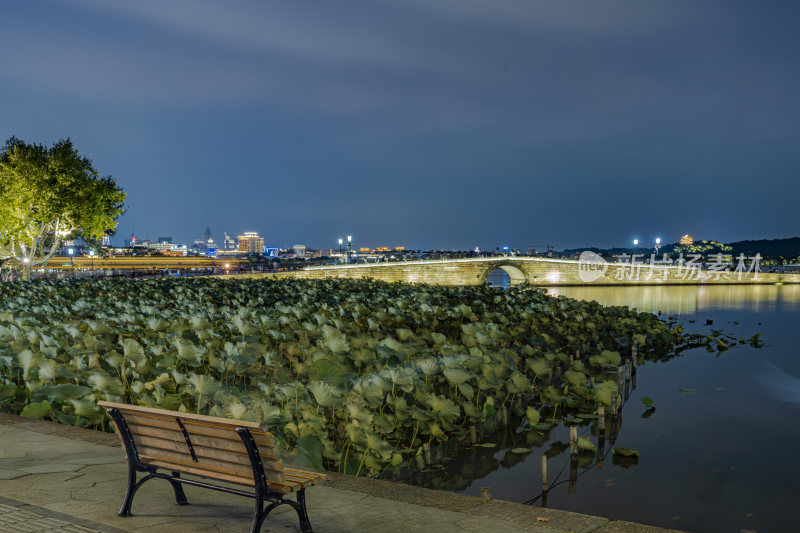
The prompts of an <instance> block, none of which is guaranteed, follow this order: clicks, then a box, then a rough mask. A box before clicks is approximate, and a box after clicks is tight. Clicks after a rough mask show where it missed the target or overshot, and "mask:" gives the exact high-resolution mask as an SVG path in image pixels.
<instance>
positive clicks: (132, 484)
mask: <svg viewBox="0 0 800 533" xmlns="http://www.w3.org/2000/svg"><path fill="white" fill-rule="evenodd" d="M137 488H138V486H137V484H136V469H135V468H134V467H133V465H132V464H130V463H128V486H127V488H126V489H125V499H124V500H123V501H122V507H120V509H119V513H117V514H118V515H119V516H129V515H130V514H131V505H133V495H134V494H136V489H137Z"/></svg>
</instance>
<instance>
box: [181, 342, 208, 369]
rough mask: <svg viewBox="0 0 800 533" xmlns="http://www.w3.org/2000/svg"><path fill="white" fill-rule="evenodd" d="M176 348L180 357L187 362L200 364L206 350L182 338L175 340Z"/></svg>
mask: <svg viewBox="0 0 800 533" xmlns="http://www.w3.org/2000/svg"><path fill="white" fill-rule="evenodd" d="M174 344H175V348H176V349H177V350H178V359H180V360H181V361H186V362H187V363H194V364H198V365H199V364H200V361H201V360H202V357H203V353H204V350H203V349H201V348H200V347H198V346H197V345H195V344H193V343H191V342H185V341H182V340H176V341H175V343H174Z"/></svg>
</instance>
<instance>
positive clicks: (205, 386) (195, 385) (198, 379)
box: [187, 373, 222, 396]
mask: <svg viewBox="0 0 800 533" xmlns="http://www.w3.org/2000/svg"><path fill="white" fill-rule="evenodd" d="M187 381H188V382H189V384H191V386H192V389H191V391H192V392H194V393H195V394H199V395H201V396H211V395H213V394H214V393H215V392H217V391H218V390H219V389H220V388H222V384H221V383H220V382H219V381H217V380H216V379H214V378H213V377H212V376H206V375H198V374H194V373H192V374H189V375H188V377H187Z"/></svg>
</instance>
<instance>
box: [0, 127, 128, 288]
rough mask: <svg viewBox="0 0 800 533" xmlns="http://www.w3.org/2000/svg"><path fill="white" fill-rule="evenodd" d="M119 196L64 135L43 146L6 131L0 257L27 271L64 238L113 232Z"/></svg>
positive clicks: (91, 238) (0, 162)
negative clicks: (55, 141) (8, 137)
mask: <svg viewBox="0 0 800 533" xmlns="http://www.w3.org/2000/svg"><path fill="white" fill-rule="evenodd" d="M124 201H125V193H124V192H122V189H121V188H120V187H119V186H118V185H117V184H116V183H115V182H114V180H113V179H112V178H111V177H110V176H100V175H99V174H98V172H97V170H96V169H95V168H94V166H93V165H92V162H91V161H90V160H89V159H88V158H86V157H84V156H82V155H81V154H79V153H78V151H77V150H76V149H75V147H74V146H73V144H72V141H70V140H69V139H66V140H60V141H58V142H57V143H55V144H54V145H53V146H52V147H46V146H43V145H39V144H27V143H25V142H23V141H22V140H20V139H17V138H15V137H12V138H10V139H9V140H8V141H6V144H5V146H4V147H3V148H2V150H1V151H0V260H3V261H8V262H10V263H11V264H12V265H13V266H22V267H23V271H27V272H29V271H30V269H31V268H32V267H33V266H35V265H37V264H40V263H43V262H44V261H46V260H47V259H49V258H50V257H52V256H53V255H54V254H55V253H56V252H57V251H58V248H59V246H60V245H61V244H62V242H63V241H64V240H65V239H76V238H80V239H83V240H85V241H87V242H95V241H98V240H100V239H101V238H102V236H103V234H113V232H114V229H115V228H116V226H117V218H118V217H119V216H120V215H121V214H122V213H123V212H124V209H123V204H124Z"/></svg>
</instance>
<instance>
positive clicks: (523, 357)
mask: <svg viewBox="0 0 800 533" xmlns="http://www.w3.org/2000/svg"><path fill="white" fill-rule="evenodd" d="M701 340H702V339H701ZM697 342H698V339H692V340H691V341H689V340H687V338H686V336H682V335H681V333H680V330H679V329H678V328H673V327H670V326H669V325H668V324H667V323H665V322H663V321H661V320H659V319H658V318H657V317H655V316H653V315H652V314H647V313H639V312H636V311H631V310H629V309H626V308H622V307H615V308H607V307H603V306H600V305H599V304H597V303H591V302H579V301H576V300H571V299H567V298H563V297H560V298H553V297H550V296H547V295H546V294H545V293H544V292H543V291H542V290H539V289H514V290H509V291H504V292H498V291H497V290H494V289H491V288H487V287H479V288H434V287H427V286H421V285H410V284H387V283H379V282H373V281H354V280H340V281H334V280H326V281H304V280H265V279H261V280H253V279H249V280H221V279H194V280H192V279H182V280H181V279H179V280H150V281H126V280H96V281H91V282H86V281H75V280H71V281H63V280H62V281H47V282H34V283H15V284H14V283H12V284H4V285H0V372H2V384H1V385H0V400H2V407H3V409H4V410H6V411H11V412H18V413H21V414H22V415H24V416H30V417H47V418H51V419H53V420H56V421H58V422H62V423H65V424H75V425H80V426H97V427H100V428H105V427H106V421H105V420H104V413H103V412H102V411H101V410H100V409H98V408H97V407H96V405H95V402H96V401H97V400H99V399H108V400H116V401H124V402H129V403H135V404H140V405H148V406H156V407H163V408H168V409H179V410H188V411H192V412H200V413H209V414H212V415H217V416H226V417H233V418H237V419H246V420H255V421H259V422H262V423H264V424H265V425H266V426H267V427H268V428H269V429H270V430H271V431H272V432H273V433H275V435H276V436H277V437H278V439H279V441H280V442H281V444H282V446H283V448H284V449H285V450H286V451H287V453H289V454H290V455H291V456H292V457H291V459H292V460H294V461H295V462H299V463H305V464H308V465H311V466H317V467H323V468H326V469H329V470H338V471H342V472H348V473H354V474H363V473H365V472H366V471H367V469H369V470H370V471H371V473H373V474H374V475H380V472H381V471H382V470H383V469H385V468H386V467H387V466H392V465H395V466H396V465H398V464H400V463H401V462H403V461H404V460H405V459H408V458H409V457H415V456H417V455H420V454H421V453H422V451H423V449H424V448H426V447H427V446H426V445H431V444H433V445H435V444H436V443H438V442H442V441H446V440H448V439H452V438H453V437H456V436H463V435H464V434H465V432H466V431H468V428H469V427H470V426H474V425H477V426H479V427H480V428H483V425H485V424H487V423H488V424H489V426H491V427H493V424H494V422H495V421H496V420H497V418H498V417H499V416H500V415H499V413H500V412H501V411H503V410H505V416H506V417H508V416H511V418H512V419H514V423H515V424H522V425H527V426H531V427H536V428H538V429H541V430H547V429H549V428H551V427H552V426H554V425H558V424H560V423H562V422H564V421H567V423H578V421H581V420H587V419H590V418H592V417H594V416H596V415H595V413H596V409H597V406H598V405H606V406H609V405H610V402H611V393H612V391H616V390H617V382H616V377H617V370H616V369H617V365H619V364H620V362H621V360H622V359H623V357H626V358H627V357H629V355H630V352H631V344H632V343H638V348H639V354H640V357H642V358H644V357H645V355H646V356H647V357H650V358H656V359H657V358H660V357H665V356H667V355H668V354H670V353H674V351H675V350H676V349H681V348H682V347H685V346H687V345H688V344H691V343H697ZM706 342H707V341H706ZM490 429H491V428H490Z"/></svg>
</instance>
